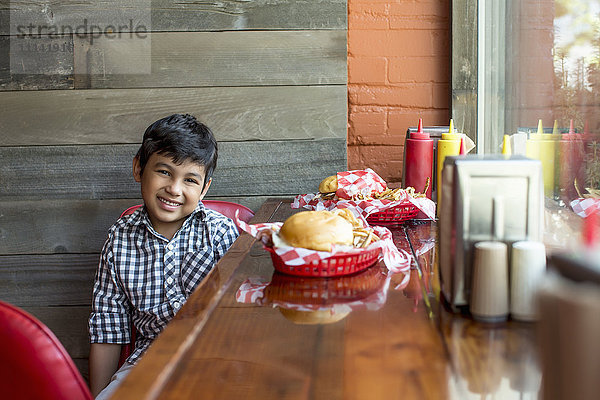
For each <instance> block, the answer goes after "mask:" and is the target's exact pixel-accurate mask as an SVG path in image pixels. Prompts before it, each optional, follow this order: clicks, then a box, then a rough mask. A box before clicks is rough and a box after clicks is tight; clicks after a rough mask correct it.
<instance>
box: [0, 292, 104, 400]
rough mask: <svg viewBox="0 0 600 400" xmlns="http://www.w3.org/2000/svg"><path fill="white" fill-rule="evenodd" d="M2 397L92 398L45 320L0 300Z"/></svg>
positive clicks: (45, 399)
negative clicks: (45, 323) (43, 321)
mask: <svg viewBox="0 0 600 400" xmlns="http://www.w3.org/2000/svg"><path fill="white" fill-rule="evenodd" d="M0 360H1V362H0V382H1V383H0V397H2V398H3V399H11V400H19V399H36V400H50V399H62V400H79V399H90V400H91V399H93V397H92V395H91V393H90V391H89V389H88V386H87V384H86V382H85V381H84V380H83V377H82V376H81V374H80V373H79V371H78V370H77V368H76V367H75V364H74V363H73V360H72V359H71V357H70V356H69V354H68V353H67V351H66V350H65V348H64V347H63V345H62V344H61V343H60V341H59V340H58V339H57V338H56V336H55V335H54V333H52V331H51V330H50V329H49V328H48V327H47V326H46V325H44V324H43V323H42V322H40V321H39V320H38V319H36V318H35V317H34V316H32V315H30V314H29V313H27V312H25V311H23V310H21V309H20V308H18V307H15V306H13V305H10V304H8V303H5V302H2V301H0Z"/></svg>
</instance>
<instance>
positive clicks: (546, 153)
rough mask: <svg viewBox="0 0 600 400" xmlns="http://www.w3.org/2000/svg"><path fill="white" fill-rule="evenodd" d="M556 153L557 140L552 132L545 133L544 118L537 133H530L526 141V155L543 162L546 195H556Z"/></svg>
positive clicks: (540, 121)
mask: <svg viewBox="0 0 600 400" xmlns="http://www.w3.org/2000/svg"><path fill="white" fill-rule="evenodd" d="M555 154H556V140H554V135H553V134H551V133H544V127H543V125H542V120H541V119H540V120H539V122H538V130H537V133H530V134H529V139H527V142H526V143H525V155H526V156H527V157H529V158H533V159H535V160H540V161H541V162H542V174H543V176H544V195H545V196H546V197H550V198H553V197H554V175H555V174H554V159H555Z"/></svg>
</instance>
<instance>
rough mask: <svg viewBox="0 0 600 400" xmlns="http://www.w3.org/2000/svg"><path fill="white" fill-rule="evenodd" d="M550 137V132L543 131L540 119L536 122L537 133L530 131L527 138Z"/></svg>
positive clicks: (546, 138)
mask: <svg viewBox="0 0 600 400" xmlns="http://www.w3.org/2000/svg"><path fill="white" fill-rule="evenodd" d="M551 137H552V134H550V133H544V125H542V120H541V119H540V120H539V122H538V129H537V133H531V134H530V135H529V139H531V140H548V139H550V138H551Z"/></svg>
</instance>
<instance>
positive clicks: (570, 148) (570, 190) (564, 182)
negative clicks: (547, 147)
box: [559, 120, 585, 204]
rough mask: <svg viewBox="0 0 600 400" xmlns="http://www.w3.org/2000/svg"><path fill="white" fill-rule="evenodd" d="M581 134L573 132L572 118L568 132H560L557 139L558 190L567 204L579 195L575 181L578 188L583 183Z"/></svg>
mask: <svg viewBox="0 0 600 400" xmlns="http://www.w3.org/2000/svg"><path fill="white" fill-rule="evenodd" d="M582 136H583V135H581V134H578V133H575V129H574V128H573V120H571V124H570V127H569V133H564V134H562V136H561V139H560V141H559V154H560V170H559V171H560V172H559V177H560V181H559V192H560V197H561V199H562V200H563V201H564V202H565V203H567V204H569V203H570V202H571V201H572V200H575V199H576V198H577V197H579V196H578V194H577V190H576V189H575V182H577V186H578V187H579V189H580V190H581V188H582V187H583V186H584V185H585V175H584V172H585V171H584V166H583V157H584V147H583V141H582Z"/></svg>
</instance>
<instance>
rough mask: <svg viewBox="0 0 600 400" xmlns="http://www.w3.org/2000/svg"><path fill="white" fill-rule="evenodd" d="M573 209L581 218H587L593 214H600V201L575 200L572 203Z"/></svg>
mask: <svg viewBox="0 0 600 400" xmlns="http://www.w3.org/2000/svg"><path fill="white" fill-rule="evenodd" d="M571 208H572V209H573V211H574V212H575V214H577V215H579V216H580V217H583V218H586V217H587V216H588V215H590V214H592V213H593V212H600V199H592V198H588V199H583V198H579V199H575V200H573V201H572V202H571Z"/></svg>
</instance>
